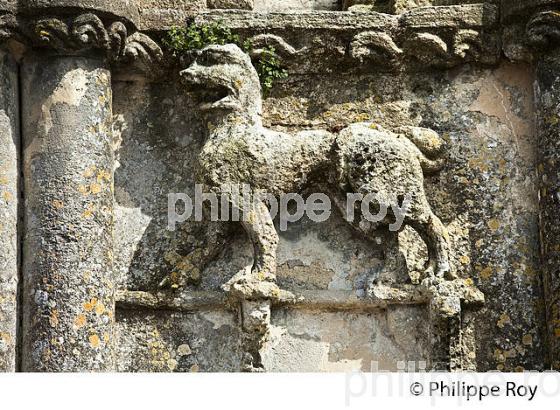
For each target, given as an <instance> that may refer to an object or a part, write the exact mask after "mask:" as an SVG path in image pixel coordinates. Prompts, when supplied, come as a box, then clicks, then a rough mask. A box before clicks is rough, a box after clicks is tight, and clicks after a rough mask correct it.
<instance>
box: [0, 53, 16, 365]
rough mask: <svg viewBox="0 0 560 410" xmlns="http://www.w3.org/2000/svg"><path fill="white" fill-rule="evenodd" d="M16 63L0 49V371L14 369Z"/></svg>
mask: <svg viewBox="0 0 560 410" xmlns="http://www.w3.org/2000/svg"><path fill="white" fill-rule="evenodd" d="M18 100H19V92H18V66H17V64H16V62H15V61H14V59H13V58H12V56H11V55H10V54H9V53H8V52H6V51H3V50H0V372H13V371H15V370H16V342H17V322H18V321H17V316H18V310H17V299H18V298H17V294H18V259H19V258H18V213H19V212H18V209H19V207H18V202H19V195H18V193H19V166H18V162H19V146H20V133H19V101H18Z"/></svg>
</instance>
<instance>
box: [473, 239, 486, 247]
mask: <svg viewBox="0 0 560 410" xmlns="http://www.w3.org/2000/svg"><path fill="white" fill-rule="evenodd" d="M482 245H484V239H479V240H478V241H476V242H475V243H474V246H476V247H477V248H481V247H482Z"/></svg>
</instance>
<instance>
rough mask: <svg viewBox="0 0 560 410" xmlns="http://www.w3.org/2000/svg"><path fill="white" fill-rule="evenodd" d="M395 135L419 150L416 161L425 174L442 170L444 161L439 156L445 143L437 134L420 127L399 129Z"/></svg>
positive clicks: (443, 149)
mask: <svg viewBox="0 0 560 410" xmlns="http://www.w3.org/2000/svg"><path fill="white" fill-rule="evenodd" d="M397 133H402V134H403V135H404V136H405V137H406V138H407V139H409V140H410V141H411V142H412V143H413V144H414V145H416V147H417V148H418V149H419V150H420V152H421V154H420V155H418V160H419V161H420V164H421V165H422V170H423V171H424V172H425V173H427V174H431V173H435V172H437V171H440V170H441V169H442V168H443V166H444V165H445V159H444V158H441V156H442V155H443V153H444V151H445V141H444V140H443V138H441V137H440V135H439V134H438V133H437V132H435V131H433V130H430V129H428V128H421V127H400V128H399V129H398V130H397Z"/></svg>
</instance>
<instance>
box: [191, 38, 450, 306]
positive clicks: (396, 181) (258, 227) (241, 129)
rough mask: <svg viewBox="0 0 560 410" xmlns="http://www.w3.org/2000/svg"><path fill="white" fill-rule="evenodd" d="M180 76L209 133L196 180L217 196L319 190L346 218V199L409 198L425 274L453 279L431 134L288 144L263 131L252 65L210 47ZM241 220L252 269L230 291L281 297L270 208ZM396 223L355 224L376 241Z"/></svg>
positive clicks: (367, 133) (369, 130)
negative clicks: (427, 176)
mask: <svg viewBox="0 0 560 410" xmlns="http://www.w3.org/2000/svg"><path fill="white" fill-rule="evenodd" d="M181 77H182V80H183V83H184V84H185V85H186V86H187V87H188V89H189V90H190V91H192V92H193V93H194V94H195V96H196V98H197V101H198V102H199V109H200V110H201V112H202V113H203V116H204V119H205V121H206V125H207V127H206V128H207V130H206V136H205V142H204V146H203V148H202V150H201V153H200V156H199V171H200V175H199V178H200V179H199V180H200V182H201V183H203V184H204V185H205V187H206V188H207V189H208V190H209V191H207V192H214V193H216V194H219V195H221V194H224V193H225V191H224V189H223V188H222V187H223V186H228V185H232V184H248V185H249V186H250V187H251V189H252V190H254V191H256V190H262V191H264V192H267V193H269V194H273V195H275V196H280V195H282V194H285V193H299V192H302V190H304V189H306V188H308V189H309V188H316V189H319V190H316V191H314V192H324V193H328V195H329V196H330V197H331V198H332V199H333V202H335V203H336V204H338V205H339V208H340V210H341V212H342V213H343V214H346V212H347V209H346V203H347V201H346V195H347V194H348V193H361V194H363V195H367V194H375V195H377V197H378V198H382V199H383V200H384V203H385V204H387V205H395V206H397V205H398V206H401V205H402V202H403V200H404V198H405V197H406V195H407V194H408V195H410V204H409V208H408V211H407V213H406V216H405V218H404V224H403V226H402V227H401V229H402V228H404V226H405V225H408V226H410V227H412V228H413V229H415V230H416V231H417V232H418V233H419V234H420V236H421V237H422V239H423V241H424V242H425V243H426V245H427V248H428V253H429V261H428V265H427V268H426V273H425V274H426V275H436V276H438V277H442V276H446V277H447V278H449V279H451V278H452V274H451V271H450V265H449V255H448V253H449V244H448V235H447V231H446V228H445V227H444V225H443V224H442V222H441V221H440V219H439V218H438V217H437V216H436V215H434V213H433V212H432V210H431V208H430V205H429V203H428V200H427V198H426V195H425V192H424V186H423V182H424V172H433V171H436V170H438V169H439V168H441V165H442V161H441V160H438V159H436V158H437V156H438V155H440V154H441V151H442V146H443V143H442V140H441V139H440V138H439V136H438V134H436V133H435V132H434V131H431V130H428V129H425V128H417V127H403V128H401V129H398V130H396V131H395V132H390V131H387V130H385V129H383V128H381V127H379V126H375V125H372V124H368V123H359V124H353V125H351V126H349V127H348V128H346V129H344V130H342V131H341V132H340V133H338V134H336V135H335V134H332V133H329V132H327V131H303V132H299V133H297V134H295V135H290V134H286V133H280V132H275V131H273V130H270V129H267V128H265V127H263V125H262V119H261V114H262V101H261V86H260V82H259V77H258V75H257V72H256V71H255V69H254V68H253V65H252V63H251V60H250V58H249V57H248V56H247V55H246V54H245V53H243V52H242V51H241V50H240V49H239V48H238V47H237V46H235V45H224V46H218V45H216V46H209V47H206V48H205V49H203V50H201V51H200V52H199V54H198V56H197V57H196V59H195V61H194V63H193V64H191V65H190V67H189V68H188V69H186V70H184V71H182V72H181ZM230 200H231V201H232V205H233V206H238V207H240V204H239V203H234V202H236V201H235V200H234V199H233V198H232V197H230ZM237 202H239V201H237ZM358 205H359V204H358ZM357 208H359V206H358V207H357ZM242 212H243V213H244V215H245V216H246V217H245V218H243V219H244V220H243V221H242V222H241V223H242V224H243V227H244V229H245V231H246V232H247V234H248V236H249V238H250V239H251V241H252V243H253V245H254V263H253V265H252V266H251V267H248V268H247V269H245V270H243V271H242V272H239V273H238V274H236V275H235V276H234V277H233V278H232V279H231V280H230V281H229V282H228V283H227V284H226V285H225V289H226V290H227V291H229V292H232V293H233V294H238V295H239V296H240V297H244V298H249V299H250V298H259V297H269V298H270V297H275V296H277V295H278V290H279V289H278V287H277V286H276V284H275V279H276V276H275V271H276V248H277V245H278V234H277V232H276V229H275V227H274V224H273V220H272V218H271V216H270V213H269V209H268V207H267V202H266V201H264V200H263V201H260V202H257V203H255V204H254V205H252V206H251V207H250V209H247V208H244V209H242ZM358 213H359V211H358ZM394 220H395V215H394V214H392V213H391V212H389V213H388V214H387V217H386V218H385V219H384V220H382V221H379V222H371V221H368V220H366V219H365V218H364V217H363V215H361V216H358V217H357V218H356V220H355V221H353V225H354V226H355V227H356V228H357V229H358V230H359V231H361V232H362V233H363V234H364V235H366V236H369V237H370V238H372V233H373V232H374V231H375V230H376V229H380V228H386V227H387V226H388V225H389V224H391V223H392V222H393V221H394Z"/></svg>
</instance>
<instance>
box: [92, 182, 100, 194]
mask: <svg viewBox="0 0 560 410" xmlns="http://www.w3.org/2000/svg"><path fill="white" fill-rule="evenodd" d="M102 189H103V188H101V185H99V184H98V183H96V182H94V183H92V184H91V185H90V186H89V190H90V192H91V193H92V194H93V195H97V194H98V193H100V192H101V191H102Z"/></svg>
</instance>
